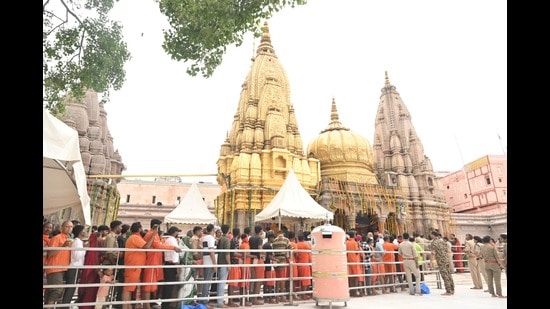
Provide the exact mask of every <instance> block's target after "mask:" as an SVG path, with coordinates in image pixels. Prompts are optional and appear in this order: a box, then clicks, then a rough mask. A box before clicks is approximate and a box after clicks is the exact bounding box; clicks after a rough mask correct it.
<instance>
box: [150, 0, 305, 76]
mask: <svg viewBox="0 0 550 309" xmlns="http://www.w3.org/2000/svg"><path fill="white" fill-rule="evenodd" d="M156 1H158V2H159V8H160V11H161V12H162V13H163V14H164V15H165V16H166V17H167V18H168V22H169V24H170V28H169V29H167V30H164V43H163V45H162V47H163V49H164V50H165V51H166V53H168V54H169V55H170V56H171V58H172V59H174V60H177V61H183V62H188V61H189V62H191V63H190V65H189V66H188V68H187V74H189V75H191V76H196V75H197V74H198V73H200V74H201V75H202V76H204V77H211V76H212V74H213V73H214V71H215V69H216V68H217V67H218V66H219V65H220V64H221V62H222V60H223V55H224V54H225V52H226V50H227V46H230V45H233V44H234V45H235V46H240V45H241V44H242V43H243V36H244V35H245V34H246V33H248V32H252V33H254V35H255V37H258V36H260V35H261V25H262V23H263V21H264V20H267V19H269V18H270V17H271V16H272V15H273V14H274V13H276V12H278V11H280V10H282V9H283V8H284V7H286V6H290V7H295V6H296V5H304V4H306V3H307V0H156Z"/></svg>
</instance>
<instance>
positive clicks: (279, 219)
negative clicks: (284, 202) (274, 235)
mask: <svg viewBox="0 0 550 309" xmlns="http://www.w3.org/2000/svg"><path fill="white" fill-rule="evenodd" d="M280 230H281V208H279V231H280Z"/></svg>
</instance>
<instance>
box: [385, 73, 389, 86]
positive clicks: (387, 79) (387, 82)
mask: <svg viewBox="0 0 550 309" xmlns="http://www.w3.org/2000/svg"><path fill="white" fill-rule="evenodd" d="M385 72H386V87H389V86H390V78H389V77H388V71H385Z"/></svg>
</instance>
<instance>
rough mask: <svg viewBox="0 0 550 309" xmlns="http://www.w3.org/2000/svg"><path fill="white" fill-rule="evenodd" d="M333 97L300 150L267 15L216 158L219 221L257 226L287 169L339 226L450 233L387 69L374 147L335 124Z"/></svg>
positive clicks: (445, 208) (440, 196) (447, 213)
mask: <svg viewBox="0 0 550 309" xmlns="http://www.w3.org/2000/svg"><path fill="white" fill-rule="evenodd" d="M364 99H365V100H368V98H364ZM329 102H330V101H329V100H327V122H328V125H327V126H326V128H325V129H322V128H320V129H321V130H320V133H319V135H318V136H317V137H316V138H315V139H314V140H313V141H311V142H309V144H308V145H307V148H306V149H307V151H305V153H304V145H303V141H302V138H301V136H300V132H299V129H298V127H299V126H298V123H297V121H296V117H295V114H294V107H293V104H292V102H291V100H290V85H289V82H288V78H287V76H286V73H285V70H284V68H283V66H282V64H281V63H280V62H279V59H278V57H277V55H276V53H275V49H274V47H273V45H272V44H271V37H270V34H269V28H268V25H267V23H265V24H264V26H263V34H262V37H261V42H260V45H259V46H258V48H257V51H256V55H255V57H253V59H252V64H251V67H250V70H249V72H248V75H247V76H246V78H245V80H244V82H243V84H242V88H241V94H240V98H239V102H238V106H237V110H236V112H235V114H234V116H233V123H232V126H231V128H230V130H229V132H228V134H227V137H226V139H225V141H224V142H223V144H222V145H221V149H220V156H219V159H218V161H217V168H218V176H217V182H218V184H219V185H220V186H221V190H220V194H219V195H218V197H217V199H216V211H215V213H216V215H217V216H218V218H219V223H220V224H222V223H228V224H230V225H231V226H236V227H240V228H241V230H242V229H243V228H244V227H245V226H253V225H254V221H253V220H254V216H255V215H256V214H257V213H258V212H260V211H261V210H262V209H264V208H265V207H266V206H267V205H268V204H269V202H270V201H271V200H272V199H273V197H274V196H275V194H276V193H277V192H278V189H279V188H280V187H281V186H282V184H283V182H284V180H285V178H286V175H287V174H288V173H289V171H290V170H291V169H293V170H294V172H295V174H296V176H297V178H298V180H299V181H300V183H301V184H302V186H303V187H304V189H306V190H307V191H308V193H310V195H311V196H312V197H313V198H314V199H315V200H316V201H317V202H318V203H319V204H321V205H322V206H324V207H325V208H327V209H331V210H332V211H334V213H335V218H334V221H333V224H336V225H338V226H340V227H342V228H344V229H350V228H356V229H359V230H361V229H363V230H364V229H370V230H373V229H378V230H380V231H383V230H388V231H389V232H390V233H392V234H401V233H402V232H404V231H409V232H412V231H416V232H418V233H420V234H425V235H428V233H429V231H430V230H431V229H439V230H440V231H442V232H443V233H448V232H449V231H450V229H451V213H452V211H451V209H450V207H449V205H448V204H447V203H446V202H445V196H444V192H443V190H442V188H441V184H440V183H439V181H438V180H437V179H436V175H435V173H434V170H433V167H432V164H431V162H430V160H429V158H428V157H427V156H426V155H425V154H424V149H423V146H422V142H421V141H420V138H419V137H418V136H417V134H416V132H415V129H414V126H413V124H412V122H411V115H410V113H409V111H408V110H407V107H406V106H405V104H404V103H403V101H402V99H401V97H400V95H399V93H398V92H397V90H396V87H395V86H394V85H391V83H390V80H389V78H388V75H387V72H386V76H385V84H384V86H383V88H382V90H381V95H380V101H379V103H378V111H377V113H376V117H375V119H374V125H375V135H374V143H373V145H372V146H371V143H370V142H369V140H368V139H366V138H364V137H362V136H360V135H359V134H356V133H354V132H353V131H352V130H350V129H349V128H347V127H345V126H344V125H343V124H342V123H341V122H340V120H339V115H338V111H337V106H336V100H335V99H334V98H332V104H331V105H329V104H328V103H329ZM329 111H330V113H329ZM308 228H309V227H304V229H306V230H307V229H308Z"/></svg>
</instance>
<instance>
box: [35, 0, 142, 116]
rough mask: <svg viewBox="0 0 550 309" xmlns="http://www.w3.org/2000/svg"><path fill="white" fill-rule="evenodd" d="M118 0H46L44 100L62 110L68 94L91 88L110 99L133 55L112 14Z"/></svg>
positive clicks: (77, 96) (75, 95) (79, 95)
mask: <svg viewBox="0 0 550 309" xmlns="http://www.w3.org/2000/svg"><path fill="white" fill-rule="evenodd" d="M117 1H118V0H53V1H51V0H43V38H42V41H43V67H42V68H43V70H42V73H43V104H44V105H45V107H46V108H48V109H49V110H50V111H52V113H54V114H57V113H63V112H64V110H65V106H64V105H65V104H64V100H65V99H64V98H65V97H66V96H67V95H68V94H70V95H71V96H72V97H73V98H75V99H77V100H80V99H82V98H83V97H84V94H85V91H86V90H87V89H91V90H94V91H96V92H101V93H102V95H103V99H105V100H108V97H109V91H110V90H111V89H114V90H119V89H120V88H121V87H122V85H123V83H124V80H125V76H126V72H125V70H124V63H126V61H128V60H129V59H130V57H131V56H130V53H129V52H128V50H127V46H126V43H125V42H124V41H123V36H122V26H121V25H120V24H119V23H117V22H114V21H111V20H110V19H109V17H108V13H109V11H110V10H111V9H112V7H113V5H114V3H115V2H117Z"/></svg>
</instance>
